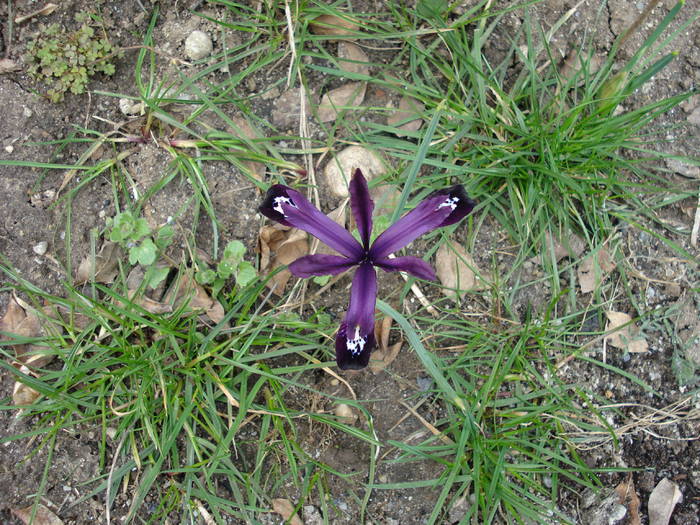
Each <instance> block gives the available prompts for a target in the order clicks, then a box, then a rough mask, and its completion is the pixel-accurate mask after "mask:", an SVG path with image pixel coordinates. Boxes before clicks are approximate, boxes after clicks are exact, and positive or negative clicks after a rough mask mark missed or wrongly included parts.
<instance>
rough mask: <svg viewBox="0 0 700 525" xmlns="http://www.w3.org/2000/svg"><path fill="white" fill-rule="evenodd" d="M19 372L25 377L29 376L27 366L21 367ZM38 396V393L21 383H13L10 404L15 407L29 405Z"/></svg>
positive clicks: (29, 372) (29, 371)
mask: <svg viewBox="0 0 700 525" xmlns="http://www.w3.org/2000/svg"><path fill="white" fill-rule="evenodd" d="M19 371H20V372H22V373H23V374H26V375H29V374H31V370H29V367H28V366H27V365H22V366H21V367H20V368H19ZM40 395H41V394H39V392H37V391H36V390H34V389H33V388H32V387H30V386H27V385H25V384H24V383H22V382H21V381H15V384H14V387H13V388H12V402H13V403H14V404H15V405H17V406H22V405H31V404H32V403H34V401H36V400H37V399H38V398H39V396H40Z"/></svg>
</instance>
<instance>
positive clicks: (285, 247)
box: [258, 224, 309, 296]
mask: <svg viewBox="0 0 700 525" xmlns="http://www.w3.org/2000/svg"><path fill="white" fill-rule="evenodd" d="M258 241H259V244H258V245H259V249H260V272H261V273H269V272H271V271H272V270H274V269H275V268H277V267H279V266H283V265H285V264H290V263H291V262H293V261H295V260H296V259H298V258H299V257H301V256H303V255H306V254H307V253H308V252H309V244H308V242H307V240H306V234H305V233H304V232H301V233H300V230H296V229H291V228H288V227H286V226H282V225H280V224H274V225H271V226H263V227H262V228H261V229H260V233H259V234H258ZM291 276H292V274H291V272H290V271H289V270H287V269H284V270H282V271H281V272H279V273H277V274H276V275H275V276H274V277H273V278H272V279H270V280H269V281H268V282H267V287H268V288H271V289H272V290H273V293H275V294H276V295H278V296H282V295H283V294H284V287H285V286H286V285H287V281H289V279H290V278H291Z"/></svg>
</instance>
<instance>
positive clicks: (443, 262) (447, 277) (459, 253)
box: [435, 243, 481, 300]
mask: <svg viewBox="0 0 700 525" xmlns="http://www.w3.org/2000/svg"><path fill="white" fill-rule="evenodd" d="M472 268H474V269H476V264H475V263H474V259H472V256H471V255H469V254H468V253H467V252H466V251H465V250H464V248H462V247H461V246H460V245H458V244H452V245H451V246H448V245H447V243H445V244H443V245H442V246H440V248H438V251H437V254H436V255H435V273H436V274H437V276H438V279H440V282H441V283H442V284H443V286H444V288H443V289H442V293H444V294H445V295H446V296H447V297H450V298H451V299H453V300H457V298H459V297H460V296H463V295H464V294H465V293H466V292H468V291H470V290H477V289H479V288H481V287H480V285H479V283H478V281H477V279H476V275H475V274H474V270H473V269H472Z"/></svg>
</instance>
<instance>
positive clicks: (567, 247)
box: [530, 232, 586, 265]
mask: <svg viewBox="0 0 700 525" xmlns="http://www.w3.org/2000/svg"><path fill="white" fill-rule="evenodd" d="M545 246H546V250H547V254H541V255H535V256H534V257H532V258H531V259H530V262H533V263H536V264H540V265H541V264H542V261H543V260H547V259H549V257H550V256H551V255H554V260H555V261H556V262H559V261H561V260H562V259H563V258H564V257H578V256H579V255H581V254H582V253H583V250H584V249H585V248H586V242H585V241H584V240H583V239H582V238H581V237H579V236H578V235H576V234H569V235H566V236H564V237H562V238H561V239H555V238H554V237H553V236H552V234H551V233H549V232H547V233H546V234H545Z"/></svg>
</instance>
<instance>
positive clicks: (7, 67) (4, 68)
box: [0, 58, 22, 75]
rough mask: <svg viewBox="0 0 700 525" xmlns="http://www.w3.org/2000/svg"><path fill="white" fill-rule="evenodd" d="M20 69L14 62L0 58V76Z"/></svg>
mask: <svg viewBox="0 0 700 525" xmlns="http://www.w3.org/2000/svg"><path fill="white" fill-rule="evenodd" d="M21 69H22V67H21V66H20V65H19V64H17V63H16V62H15V61H14V60H10V59H9V58H0V75H1V74H3V73H14V72H15V71H19V70H21Z"/></svg>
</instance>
